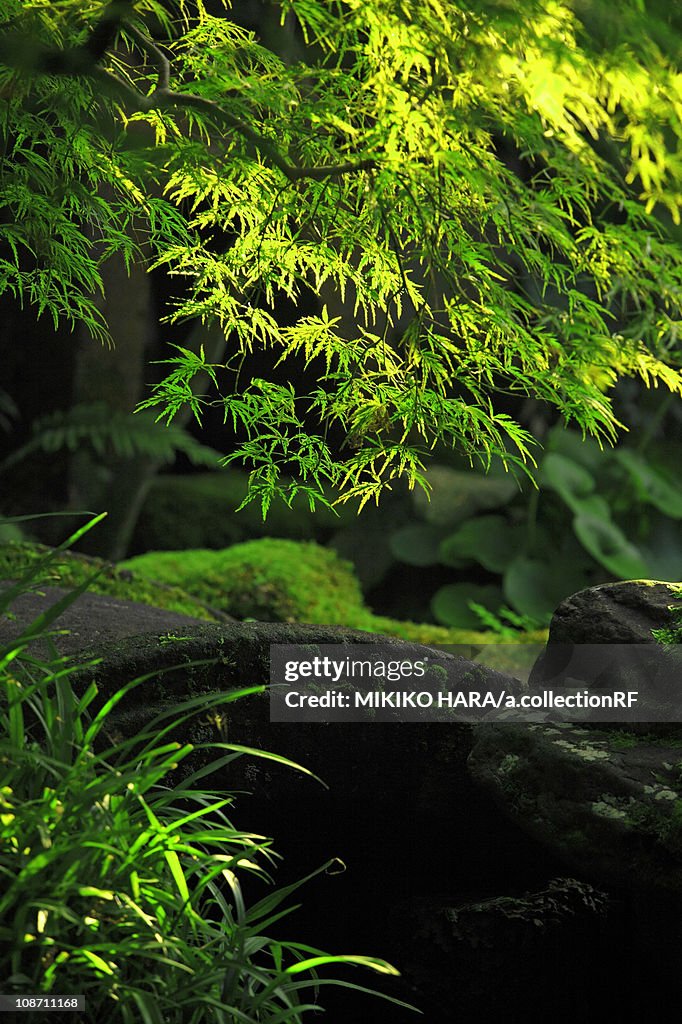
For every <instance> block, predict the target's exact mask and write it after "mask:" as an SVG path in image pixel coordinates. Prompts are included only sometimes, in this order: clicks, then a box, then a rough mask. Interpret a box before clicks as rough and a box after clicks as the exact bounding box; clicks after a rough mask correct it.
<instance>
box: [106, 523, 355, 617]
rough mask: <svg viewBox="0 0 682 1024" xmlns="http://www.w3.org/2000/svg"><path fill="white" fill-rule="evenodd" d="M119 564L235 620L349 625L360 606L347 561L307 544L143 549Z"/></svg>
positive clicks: (267, 540)
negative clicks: (178, 588) (144, 551)
mask: <svg viewBox="0 0 682 1024" xmlns="http://www.w3.org/2000/svg"><path fill="white" fill-rule="evenodd" d="M121 564H122V566H123V567H124V568H128V569H131V570H132V571H133V572H135V573H139V574H140V575H145V576H148V577H149V578H151V579H156V580H163V581H164V582H167V583H170V582H174V583H178V584H179V585H181V586H183V587H186V588H187V590H189V591H190V592H191V593H192V594H194V595H196V596H197V597H199V598H201V599H202V600H204V601H206V602H207V603H209V604H212V605H214V606H215V607H216V608H221V609H222V610H224V611H229V612H230V614H231V615H235V616H236V617H237V618H240V619H245V618H255V619H263V620H274V621H276V622H311V623H319V624H322V623H326V624H329V625H350V623H349V621H348V619H349V616H353V617H357V616H358V614H359V613H360V612H361V610H362V607H363V605H362V593H361V591H360V585H359V583H358V581H357V579H356V578H355V575H354V573H353V570H352V567H351V565H350V563H349V562H345V561H343V560H342V559H340V558H339V557H338V555H337V554H336V553H335V552H334V551H332V550H330V549H329V548H323V547H320V545H318V544H314V543H312V542H310V543H297V542H296V541H291V540H273V539H271V538H264V539H262V540H254V541H247V542H246V543H245V544H235V545H234V546H233V547H230V548H226V549H225V550H223V551H209V550H207V549H205V548H204V549H198V550H196V549H195V550H191V551H178V552H172V551H159V552H148V553H147V554H146V555H140V556H139V557H137V558H132V559H129V560H128V561H127V562H123V563H121Z"/></svg>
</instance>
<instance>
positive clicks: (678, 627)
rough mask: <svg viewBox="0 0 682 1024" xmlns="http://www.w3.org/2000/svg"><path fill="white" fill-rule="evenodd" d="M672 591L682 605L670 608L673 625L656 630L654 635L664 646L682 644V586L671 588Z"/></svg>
mask: <svg viewBox="0 0 682 1024" xmlns="http://www.w3.org/2000/svg"><path fill="white" fill-rule="evenodd" d="M670 590H671V591H672V593H673V594H674V596H675V598H677V599H678V600H679V601H680V604H675V605H671V606H670V610H671V612H672V616H673V623H672V625H671V626H668V627H667V628H666V629H655V630H654V631H653V635H654V637H655V639H656V640H658V641H659V643H662V644H682V585H681V586H675V587H671V588H670Z"/></svg>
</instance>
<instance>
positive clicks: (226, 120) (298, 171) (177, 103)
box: [125, 24, 376, 181]
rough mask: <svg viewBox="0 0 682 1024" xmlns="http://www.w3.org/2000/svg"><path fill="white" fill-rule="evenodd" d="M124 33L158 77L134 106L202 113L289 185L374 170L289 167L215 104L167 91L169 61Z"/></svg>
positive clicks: (360, 164)
mask: <svg viewBox="0 0 682 1024" xmlns="http://www.w3.org/2000/svg"><path fill="white" fill-rule="evenodd" d="M125 31H126V32H127V33H128V34H129V35H130V36H132V37H133V39H134V40H135V41H136V42H137V44H138V45H139V47H140V48H141V49H142V50H143V51H144V52H145V53H146V54H147V56H148V57H149V58H150V60H151V62H152V64H153V65H154V66H155V67H156V71H157V74H158V80H157V85H156V88H155V89H154V91H153V92H152V93H151V94H150V95H149V96H142V94H141V93H137V96H138V102H140V101H141V102H142V104H143V106H142V109H143V110H153V109H154V108H161V109H163V108H164V107H180V108H183V107H184V108H189V109H193V110H197V111H202V112H203V113H205V114H207V115H208V116H209V117H211V118H213V120H214V121H217V122H219V123H222V124H223V125H225V126H226V127H228V128H230V129H232V130H233V131H236V132H237V133H238V134H239V135H241V136H242V138H244V139H246V141H247V142H248V143H250V145H251V146H252V147H253V148H254V149H255V150H256V151H257V152H259V153H260V154H261V155H262V156H264V157H266V158H267V159H268V160H269V161H270V162H271V163H273V164H274V165H275V167H277V168H279V170H280V171H282V173H283V174H285V175H286V176H287V178H288V179H289V180H290V181H298V180H299V179H301V178H315V179H317V180H322V179H324V178H329V177H339V176H340V175H343V174H350V173H353V172H356V171H364V170H368V169H370V168H372V167H374V166H375V163H376V162H375V160H373V159H371V158H367V159H365V160H359V161H357V162H356V163H353V162H351V161H348V162H345V163H342V164H328V165H326V166H325V165H323V166H320V167H305V166H304V167H301V166H300V165H296V164H292V163H289V161H288V160H286V158H285V157H284V156H283V155H282V153H281V152H280V150H279V149H278V148H277V147H276V146H275V145H274V143H272V142H271V141H270V140H269V139H266V138H264V137H263V136H262V135H259V134H258V132H255V131H254V130H253V128H251V126H250V125H248V124H246V122H245V121H242V120H241V119H240V118H238V117H235V115H234V114H230V113H229V112H228V111H227V110H225V109H224V108H223V107H221V106H220V105H219V104H218V103H215V102H214V101H213V100H208V99H206V98H205V97H203V96H197V95H196V94H195V93H187V92H177V91H176V90H174V89H171V87H170V73H171V65H170V61H169V60H168V58H167V57H166V55H165V54H164V53H163V51H162V50H161V49H160V47H158V46H157V45H156V43H154V41H153V40H152V39H150V38H149V36H146V35H145V34H144V33H143V32H141V31H140V30H139V29H138V28H136V27H135V26H134V25H129V24H128V25H126V26H125ZM225 95H226V96H229V95H234V96H237V95H239V94H238V92H236V91H234V92H232V93H226V94H225Z"/></svg>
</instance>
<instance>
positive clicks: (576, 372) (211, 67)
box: [0, 0, 682, 513]
mask: <svg viewBox="0 0 682 1024" xmlns="http://www.w3.org/2000/svg"><path fill="white" fill-rule="evenodd" d="M0 6H1V7H2V9H3V10H5V11H6V12H7V15H8V16H9V17H10V20H13V22H15V23H16V24H17V26H18V29H17V31H19V32H20V34H21V33H23V34H22V35H21V39H22V40H24V41H25V46H24V47H23V49H22V47H18V48H16V52H17V53H19V52H22V53H23V52H24V51H25V50H26V48H27V47H29V48H30V46H29V43H35V46H36V47H38V49H39V50H40V47H43V48H45V47H47V48H48V49H49V50H50V52H53V51H58V52H61V53H66V54H68V53H71V52H73V50H74V47H75V48H76V49H78V47H81V49H82V48H83V47H85V48H86V49H87V45H88V40H89V39H92V33H93V32H96V31H97V26H98V25H100V22H101V19H102V17H103V13H102V11H103V7H102V6H101V5H98V4H95V3H93V2H92V0H62V3H59V4H55V5H51V6H50V7H49V8H46V7H45V5H43V4H42V3H39V2H38V0H31V2H29V3H28V4H21V5H19V4H18V3H17V2H16V0H2V4H1V5H0ZM623 6H624V8H625V11H624V17H623V19H622V27H621V28H618V27H614V28H613V30H612V31H611V33H610V38H609V39H608V45H607V44H606V43H605V42H604V41H603V40H601V39H592V37H591V35H590V33H589V30H588V26H589V22H590V18H589V15H590V14H591V7H590V5H589V4H587V5H584V4H583V5H572V4H569V3H563V2H560V0H553V2H552V3H549V4H547V3H539V2H536V0H526V2H525V3H524V4H522V5H521V6H520V7H512V6H510V5H509V4H506V3H498V2H494V0H469V2H467V3H462V2H456V0H425V2H424V3H421V4H419V5H418V7H415V5H410V4H406V3H404V2H401V0H372V2H371V3H366V2H364V0H363V2H361V0H333V2H332V0H285V2H284V3H283V4H282V17H283V18H288V19H289V20H290V21H291V22H293V24H294V25H295V26H297V30H298V32H299V33H300V35H301V37H302V38H303V39H304V40H305V41H306V49H305V59H304V60H303V61H300V62H289V63H287V62H286V61H285V60H284V59H283V58H281V57H280V56H278V55H277V54H275V53H272V52H270V51H269V50H267V49H266V48H265V47H263V46H262V45H261V44H260V43H259V41H258V40H257V39H256V38H255V36H254V35H253V34H252V33H250V32H247V31H245V30H243V29H242V28H240V27H239V26H238V25H237V24H236V23H235V22H234V21H233V20H232V19H231V18H230V17H229V15H227V14H226V15H221V16H219V17H218V16H214V15H211V14H209V13H208V12H207V11H206V9H205V8H204V7H203V5H197V7H196V8H194V11H193V14H192V16H191V17H190V16H189V13H188V8H187V7H185V6H184V5H180V6H176V7H174V8H172V9H171V10H172V11H173V14H172V16H171V15H169V14H168V11H167V10H166V9H164V8H163V6H162V5H159V4H155V3H149V2H146V3H140V4H137V5H135V8H134V11H132V10H131V11H130V13H129V14H128V15H125V14H124V15H122V16H121V18H120V31H119V32H118V37H117V44H116V46H115V47H112V48H110V49H109V50H108V51H107V52H106V53H103V54H102V55H101V59H98V60H97V61H96V62H94V64H93V65H92V66H86V67H84V68H83V67H81V68H79V69H74V68H70V67H69V65H68V61H67V62H66V64H65V65H64V66H62V67H59V68H58V69H57V70H58V74H57V75H49V74H46V73H45V72H44V69H42V68H41V65H40V62H39V61H38V63H37V65H36V62H35V61H34V63H33V65H31V64H30V61H29V62H28V65H27V62H26V60H24V61H23V63H22V61H21V60H19V59H18V58H11V57H9V56H8V55H7V54H5V55H4V56H3V55H2V54H0V57H1V58H2V59H3V60H4V62H5V64H6V67H5V68H4V70H3V73H2V76H1V80H0V88H2V90H3V95H5V96H6V97H7V101H6V104H5V120H4V126H3V128H2V131H3V134H4V139H5V142H4V145H5V156H4V159H3V179H2V181H3V184H2V195H3V203H4V206H5V210H6V213H7V215H6V217H5V223H3V224H2V226H1V227H0V234H2V235H4V238H5V244H6V246H7V247H9V248H8V251H7V255H6V257H5V262H4V264H3V266H4V272H5V275H6V276H5V288H6V289H8V290H10V291H11V292H12V293H14V294H15V295H16V296H18V297H19V298H22V299H25V300H28V301H31V302H33V303H35V305H36V307H37V309H38V310H39V311H43V310H45V311H49V312H50V314H51V315H52V316H53V317H54V318H55V319H56V320H59V319H64V318H65V319H66V320H67V321H68V320H70V321H71V322H76V321H79V320H80V321H83V322H85V323H86V324H87V325H88V326H89V327H90V328H91V330H93V331H95V332H99V333H101V332H102V330H103V327H102V325H101V323H100V322H99V321H98V318H97V313H96V307H95V305H94V303H93V300H92V297H91V296H92V291H93V289H95V290H96V289H97V288H98V287H99V286H100V285H101V279H100V276H99V267H100V266H101V260H102V259H103V258H105V256H106V254H107V253H111V252H113V251H120V252H122V253H123V255H124V257H125V258H126V259H127V260H132V259H134V258H137V257H138V255H139V247H136V243H135V238H136V237H138V238H139V237H144V238H145V239H147V240H149V241H150V242H151V244H152V245H153V248H154V250H155V254H156V255H155V257H154V261H153V266H155V267H163V268H165V269H166V270H167V272H168V273H169V274H171V275H175V276H176V277H177V278H178V280H179V290H178V296H177V302H176V305H175V308H174V311H173V313H172V316H171V319H172V320H174V321H182V320H186V319H200V320H202V321H210V322H211V323H214V324H216V323H217V324H218V325H219V326H220V328H221V329H222V330H223V331H224V334H225V337H226V341H227V345H228V347H229V354H230V358H228V359H227V360H226V362H225V364H224V365H221V366H219V367H213V368H212V372H213V378H212V379H213V383H214V385H215V388H216V393H215V397H213V398H210V399H209V398H204V399H197V398H196V397H193V396H192V395H191V387H190V382H191V378H192V376H193V374H194V373H196V372H197V368H196V366H189V365H188V362H187V358H186V356H185V355H184V354H183V353H182V352H179V353H178V354H177V355H176V356H175V357H174V359H173V361H174V367H175V368H174V370H173V371H172V372H171V373H169V374H168V375H167V376H166V378H165V379H164V380H163V381H162V382H161V383H160V384H159V385H158V386H156V387H155V388H154V389H153V390H152V393H151V395H150V397H149V398H148V399H147V400H146V401H145V402H144V403H143V406H144V407H153V408H155V409H156V410H157V412H158V414H159V416H160V417H161V418H166V419H168V418H172V416H173V415H174V414H175V413H176V412H177V411H178V409H179V408H181V407H182V406H183V405H184V404H185V403H186V402H187V401H188V400H189V402H190V405H191V406H192V409H193V412H194V413H195V415H197V416H199V415H200V414H201V408H202V404H205V403H206V402H209V401H210V402H215V403H216V404H218V405H219V406H221V407H222V408H223V410H224V416H225V421H226V423H229V424H230V425H232V426H239V428H240V430H241V432H242V433H241V435H240V438H241V440H240V443H239V446H238V449H237V451H236V453H235V455H234V457H235V458H238V459H240V460H242V461H244V462H245V463H246V464H247V465H249V466H250V467H251V469H252V474H253V475H252V490H251V493H250V500H253V499H258V500H260V501H261V504H262V508H263V512H264V513H265V512H266V511H267V508H268V507H269V504H270V501H271V499H272V497H273V495H275V494H279V495H281V496H283V497H284V498H285V499H286V500H292V499H293V497H294V496H295V494H296V493H298V492H299V491H302V492H303V493H304V494H305V495H306V496H307V497H308V498H309V500H310V502H311V504H313V505H314V504H316V503H318V502H320V501H322V500H323V488H324V486H325V485H332V486H333V487H334V488H336V489H338V490H339V492H340V499H339V500H347V499H349V498H356V499H358V501H359V503H360V505H361V506H362V504H364V503H365V502H367V501H368V500H373V499H376V498H378V495H379V493H380V492H381V490H382V489H383V488H385V487H390V486H391V481H393V480H394V479H396V478H398V477H405V478H406V479H407V480H408V481H409V482H410V484H411V485H414V484H418V485H420V486H421V487H426V486H427V483H426V479H425V477H424V474H423V468H424V458H425V456H426V455H427V454H428V453H429V451H430V450H432V449H433V447H434V446H435V445H436V444H437V443H438V442H444V443H446V444H447V445H448V446H452V447H455V448H458V449H459V450H461V451H462V452H464V453H465V454H466V455H467V456H468V457H469V458H470V459H471V460H472V461H473V460H482V462H483V463H484V464H485V465H489V464H490V459H491V458H492V456H493V455H499V456H501V457H502V459H503V460H504V461H505V463H507V464H525V463H528V462H531V461H532V459H533V454H532V446H533V439H532V437H531V436H530V435H529V433H528V432H527V431H526V430H524V429H523V428H522V427H521V425H520V424H519V423H518V422H517V421H516V420H515V419H514V418H513V416H512V415H510V414H509V412H508V411H506V405H505V403H506V402H507V401H508V398H511V399H516V398H518V397H520V396H521V397H522V396H534V397H536V398H540V399H542V400H543V401H545V402H547V403H549V404H550V405H552V406H553V407H555V408H556V409H557V410H558V411H559V412H560V413H561V414H562V416H563V417H564V418H565V420H566V421H567V422H572V423H574V424H575V425H576V426H577V427H578V428H579V429H580V430H581V432H583V434H586V433H587V434H592V435H595V436H597V437H599V438H601V439H602V440H605V441H612V440H613V439H614V437H615V436H616V433H617V431H618V430H619V429H620V427H621V426H622V425H621V424H619V422H618V420H617V418H616V416H615V414H614V411H613V408H612V404H611V400H610V396H609V392H610V390H611V388H612V387H613V385H614V384H615V383H616V381H617V380H618V379H620V378H622V377H627V376H636V377H640V378H642V379H643V380H644V381H645V382H646V383H647V384H649V385H651V386H658V385H659V384H661V385H662V386H664V387H665V388H667V389H669V390H670V391H672V392H673V393H676V394H679V393H680V392H681V390H682V375H681V373H680V347H679V340H678V332H679V324H680V307H681V302H682V299H681V296H682V290H681V285H682V259H681V257H680V254H679V250H678V249H677V247H676V246H675V244H674V243H673V241H672V240H671V236H670V234H669V232H668V229H667V228H666V226H665V220H666V218H667V220H668V221H672V222H674V223H675V224H677V223H679V205H680V196H681V194H682V161H681V160H680V140H681V139H682V99H681V94H680V74H679V69H678V67H677V66H676V64H675V58H674V54H673V55H671V54H672V48H671V47H665V46H663V45H662V44H659V42H657V39H660V32H658V31H654V29H656V24H655V23H654V20H653V15H652V16H651V19H649V17H648V16H647V13H646V11H645V10H644V8H643V5H641V4H639V3H637V2H635V0H628V2H627V3H626V4H624V5H623ZM583 8H587V10H586V11H585V10H583ZM650 22H651V23H650ZM619 24H620V21H619ZM671 31H672V29H671ZM637 40H639V41H637ZM642 40H643V41H642ZM90 50H92V46H91V47H90ZM79 52H80V51H79ZM48 154H49V158H48ZM225 239H228V241H227V242H225ZM188 282H189V284H188ZM283 300H288V301H289V302H290V303H291V304H293V305H294V307H295V309H296V316H295V317H294V322H293V324H291V323H290V324H288V325H286V326H285V325H283V323H282V322H281V316H280V314H279V308H280V305H281V303H282V301H283ZM311 303H313V305H316V306H317V309H316V311H315V312H313V313H312V314H311V313H310V310H309V307H310V304H311ZM256 348H258V349H269V350H272V352H273V353H274V354H275V356H276V359H278V360H279V362H286V361H291V363H292V365H293V364H294V363H296V364H300V362H301V361H302V362H303V363H304V364H305V365H306V366H308V367H309V368H310V369H311V371H312V372H313V373H314V374H315V376H316V378H317V381H318V386H317V387H315V388H312V389H310V390H309V391H307V392H306V390H305V389H303V392H302V393H300V391H299V389H297V388H295V387H294V386H293V385H291V386H285V387H283V386H281V385H276V384H275V383H274V382H273V381H263V380H252V381H244V380H242V379H241V377H240V372H239V368H240V366H241V363H242V361H243V359H244V358H245V357H246V356H247V355H248V354H249V353H250V352H251V351H253V350H254V349H256ZM206 368H207V367H204V369H206ZM339 430H340V431H341V432H342V433H343V435H344V436H345V438H346V445H345V446H344V449H343V451H342V453H341V454H339V452H338V451H337V450H336V449H335V448H334V447H333V445H332V444H331V443H330V441H329V437H330V433H331V432H333V431H339ZM244 437H245V439H244ZM287 475H289V476H293V478H294V482H293V483H292V484H287V485H284V484H283V483H282V480H283V478H284V477H285V476H287Z"/></svg>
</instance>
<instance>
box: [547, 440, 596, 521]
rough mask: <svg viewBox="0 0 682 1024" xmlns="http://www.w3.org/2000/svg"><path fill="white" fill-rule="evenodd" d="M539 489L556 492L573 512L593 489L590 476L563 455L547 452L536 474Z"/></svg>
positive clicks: (593, 485) (592, 479)
mask: <svg viewBox="0 0 682 1024" xmlns="http://www.w3.org/2000/svg"><path fill="white" fill-rule="evenodd" d="M538 483H539V484H540V487H548V488H550V489H551V490H553V491H556V492H557V494H559V495H560V496H561V497H562V498H563V500H564V501H565V502H566V504H567V505H568V506H569V507H570V508H571V509H574V510H575V505H576V503H579V502H580V501H582V500H584V499H585V498H587V497H589V496H590V495H591V494H592V492H593V491H594V489H595V479H594V477H593V476H592V474H591V473H590V472H589V471H588V470H587V469H585V468H584V466H580V465H578V463H577V462H574V461H573V460H572V459H569V458H567V457H566V456H565V455H559V454H558V452H549V453H548V454H547V455H546V456H545V457H544V459H543V460H542V465H541V466H540V472H539V474H538Z"/></svg>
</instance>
